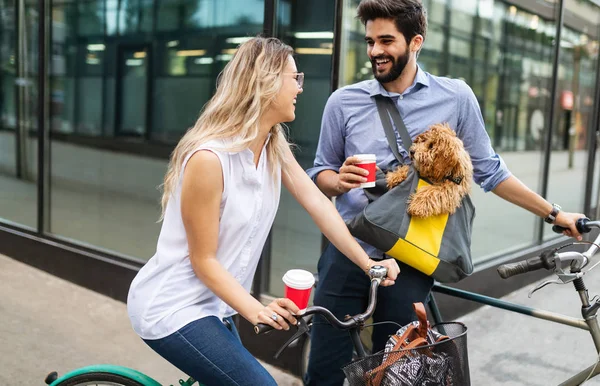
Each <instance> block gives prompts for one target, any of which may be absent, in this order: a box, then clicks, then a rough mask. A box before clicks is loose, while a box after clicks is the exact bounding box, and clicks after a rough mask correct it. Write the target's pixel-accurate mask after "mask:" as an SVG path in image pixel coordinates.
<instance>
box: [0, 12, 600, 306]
mask: <svg viewBox="0 0 600 386" xmlns="http://www.w3.org/2000/svg"><path fill="white" fill-rule="evenodd" d="M423 2H424V5H425V6H426V8H427V9H428V14H429V17H428V20H429V29H428V33H427V37H426V40H425V44H424V48H423V50H422V52H421V53H420V56H419V64H420V66H421V67H422V68H423V69H424V70H426V71H428V72H430V73H432V74H434V75H442V76H448V77H453V78H461V79H464V80H465V81H466V82H467V83H468V84H469V85H470V86H471V87H472V89H473V91H474V92H475V95H476V96H477V98H478V101H479V104H480V106H481V110H482V113H483V116H484V119H485V125H486V129H487V131H488V133H489V135H490V137H491V139H492V143H493V146H494V147H495V149H496V150H497V151H498V152H499V153H500V154H501V155H502V157H503V158H504V160H505V161H506V163H507V165H508V166H509V168H510V169H511V171H512V172H513V174H515V175H516V176H517V177H518V178H520V179H521V180H522V181H524V182H525V183H526V184H527V186H529V187H530V188H531V189H532V190H535V191H537V192H539V193H541V194H542V195H544V196H545V197H547V199H548V200H549V201H551V202H556V203H559V204H560V205H562V206H563V208H565V209H568V210H569V211H574V212H577V211H581V212H584V211H585V212H586V213H587V214H588V215H589V216H591V217H596V216H597V213H596V208H597V207H598V190H599V189H600V186H599V183H598V180H599V178H598V177H599V176H600V169H599V165H598V156H597V154H596V147H597V145H596V144H597V140H596V134H597V132H598V112H599V110H600V109H599V108H598V106H599V103H600V101H599V90H598V72H599V71H598V37H599V28H598V27H599V24H600V6H599V4H600V2H597V1H593V0H588V1H579V0H561V1H556V0H543V1H533V0H531V1H529V0H527V1H526V0H523V1H519V2H516V1H500V0H461V1H456V0H424V1H423ZM358 3H359V0H302V1H300V0H78V1H75V0H53V1H52V2H50V1H44V0H38V1H33V0H0V240H2V234H3V232H4V233H6V232H10V233H12V234H13V235H14V234H19V235H20V237H23V238H28V239H31V240H37V241H38V242H43V243H46V245H49V244H52V245H59V246H67V247H68V248H69V251H71V252H73V251H74V253H79V252H81V259H82V260H85V259H86V258H88V257H87V256H90V255H93V256H102V259H103V261H106V262H108V264H110V263H111V262H113V261H114V262H115V264H120V265H126V266H128V267H133V269H134V270H135V267H137V268H139V267H140V266H141V265H142V264H143V263H144V262H145V261H146V260H147V259H149V258H150V257H151V256H152V255H153V253H154V250H155V245H156V239H157V236H158V232H159V229H160V223H158V222H157V220H158V218H159V215H160V213H159V210H160V208H159V199H160V191H159V189H158V187H159V185H160V184H161V183H162V178H163V176H164V173H165V171H166V167H167V162H168V156H169V154H170V152H171V151H172V149H173V147H174V145H175V144H176V142H177V141H178V139H179V138H180V137H181V135H182V134H183V133H184V132H185V130H186V129H187V128H189V127H190V126H192V125H193V123H194V121H195V120H196V119H197V117H198V115H199V112H200V110H201V108H202V106H203V105H204V104H205V103H206V102H207V100H208V99H209V98H210V96H211V95H212V93H213V91H214V87H215V81H216V78H217V76H218V74H219V72H220V71H221V70H222V69H223V67H224V65H225V64H226V63H227V62H228V61H229V60H230V58H231V57H232V55H233V54H234V53H235V50H236V47H237V46H238V45H239V44H240V43H241V42H243V41H245V39H248V37H251V36H254V35H257V34H259V33H265V34H267V35H272V36H277V37H279V38H281V39H282V40H284V41H285V42H286V43H288V44H290V45H291V46H292V47H294V49H295V56H296V61H297V65H298V69H299V71H302V72H304V73H305V74H306V81H305V86H304V92H303V94H302V95H300V96H299V98H298V103H297V110H296V117H297V118H296V120H295V121H294V122H293V123H290V124H289V129H290V137H291V140H292V141H293V142H294V143H296V144H298V145H299V149H298V151H297V157H298V159H299V161H300V163H301V165H302V166H303V167H304V168H308V167H310V166H311V165H312V162H313V159H314V155H315V151H316V147H317V142H318V138H319V131H320V122H321V115H322V111H323V108H324V105H325V103H326V101H327V98H328V96H329V95H330V93H331V92H332V91H333V90H335V89H336V88H338V87H342V86H344V85H347V84H350V83H353V82H356V81H360V80H364V79H369V78H371V77H372V72H371V68H370V63H369V61H368V59H367V56H366V45H365V43H364V27H363V26H362V25H361V23H360V22H359V21H358V20H357V19H356V17H355V14H356V6H357V5H358ZM473 199H474V203H475V205H476V207H477V216H476V220H475V226H474V234H473V246H472V249H473V256H474V259H475V263H476V264H477V266H478V267H484V266H486V264H489V263H490V262H494V263H499V262H500V261H503V260H506V259H508V258H509V257H514V256H515V255H519V253H520V251H525V250H531V249H532V248H535V247H536V246H538V245H541V244H542V243H544V242H547V241H548V240H551V239H553V238H555V237H557V236H556V235H554V234H552V233H551V231H550V228H549V227H542V222H541V220H540V219H537V218H536V217H535V216H533V215H532V214H530V213H528V212H526V211H524V210H522V209H520V208H517V207H515V206H513V205H511V204H509V203H506V202H504V201H503V200H501V199H499V198H498V197H496V196H495V195H494V194H493V193H488V194H484V193H483V192H482V191H481V189H479V188H477V187H475V188H474V191H473ZM0 244H1V243H0ZM322 245H323V239H322V235H321V233H320V232H319V230H318V229H317V228H316V227H315V225H314V224H313V222H312V220H311V219H310V217H309V216H308V214H307V213H306V212H304V210H303V209H302V208H301V207H300V206H299V204H297V203H296V202H295V201H294V200H293V199H292V197H291V195H289V194H288V193H287V192H286V191H284V192H283V193H282V197H281V206H280V209H279V212H278V215H277V217H276V220H275V225H274V227H273V229H272V232H271V236H270V237H269V240H268V243H267V246H266V247H265V251H264V259H263V261H262V263H261V266H260V269H259V275H258V276H257V280H256V282H257V284H256V285H255V291H258V293H260V294H266V295H274V296H281V295H282V294H283V289H282V284H281V277H282V275H283V272H284V271H285V270H287V269H289V268H291V267H295V268H305V269H309V270H311V271H316V263H317V260H318V257H319V255H320V251H321V248H322ZM1 252H4V253H8V252H6V251H3V249H2V248H1V247H0V253H1ZM13 254H14V253H13ZM65 269H68V268H65ZM95 275H102V273H96V274H95ZM110 281H111V279H110V278H106V282H107V284H106V285H107V286H110ZM108 292H110V291H108ZM115 296H118V295H115Z"/></svg>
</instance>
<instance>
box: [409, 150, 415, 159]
mask: <svg viewBox="0 0 600 386" xmlns="http://www.w3.org/2000/svg"><path fill="white" fill-rule="evenodd" d="M409 153H410V156H411V158H412V157H414V156H415V151H414V150H413V149H410V150H409Z"/></svg>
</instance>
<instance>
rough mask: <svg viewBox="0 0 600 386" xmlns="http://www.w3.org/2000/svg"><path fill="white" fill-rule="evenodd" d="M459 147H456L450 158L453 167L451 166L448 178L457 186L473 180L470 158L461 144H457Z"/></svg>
mask: <svg viewBox="0 0 600 386" xmlns="http://www.w3.org/2000/svg"><path fill="white" fill-rule="evenodd" d="M459 145H460V146H457V147H456V151H455V152H454V155H453V157H452V161H454V165H452V169H451V171H450V175H449V176H448V177H449V178H448V179H449V180H450V181H452V182H454V183H455V184H457V185H460V184H461V183H468V182H469V181H470V180H471V179H472V178H473V164H472V163H471V157H470V156H469V153H467V151H466V150H465V149H464V147H463V146H462V143H459Z"/></svg>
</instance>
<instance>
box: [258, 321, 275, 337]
mask: <svg viewBox="0 0 600 386" xmlns="http://www.w3.org/2000/svg"><path fill="white" fill-rule="evenodd" d="M271 330H274V328H273V327H271V326H270V325H268V324H263V323H258V324H257V325H256V326H254V332H255V333H256V335H260V334H264V333H266V332H269V331H271Z"/></svg>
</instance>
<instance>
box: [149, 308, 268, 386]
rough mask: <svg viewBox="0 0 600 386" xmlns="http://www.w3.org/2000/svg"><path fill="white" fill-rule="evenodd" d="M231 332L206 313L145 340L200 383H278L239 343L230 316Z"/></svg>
mask: <svg viewBox="0 0 600 386" xmlns="http://www.w3.org/2000/svg"><path fill="white" fill-rule="evenodd" d="M227 321H228V322H229V323H230V325H231V331H230V330H229V329H228V328H227V327H226V326H225V325H224V324H223V322H222V321H220V320H219V318H217V317H216V316H208V317H205V318H202V319H199V320H196V321H194V322H191V323H189V324H187V325H186V326H184V327H182V328H181V329H180V330H179V331H177V332H174V333H173V334H171V335H169V336H166V337H164V338H161V339H156V340H146V339H144V342H146V344H147V345H148V346H150V347H151V348H152V349H153V350H154V351H156V352H157V353H158V354H160V355H161V356H162V357H163V358H165V359H166V360H168V361H169V362H171V363H172V364H173V365H174V366H176V367H177V368H178V369H179V370H181V371H183V372H184V373H186V374H187V375H189V376H190V377H192V378H194V379H195V380H197V381H199V382H200V383H201V384H203V385H207V386H214V385H236V386H237V385H248V386H254V385H268V386H277V383H276V382H275V380H274V379H273V377H272V376H271V375H270V374H269V373H268V372H267V370H266V369H265V368H264V367H262V366H261V364H260V363H258V361H257V360H256V359H255V358H254V357H253V356H252V354H250V352H248V350H246V348H244V346H242V342H241V340H240V336H239V334H238V332H237V329H236V328H235V324H234V323H233V320H231V318H227Z"/></svg>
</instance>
